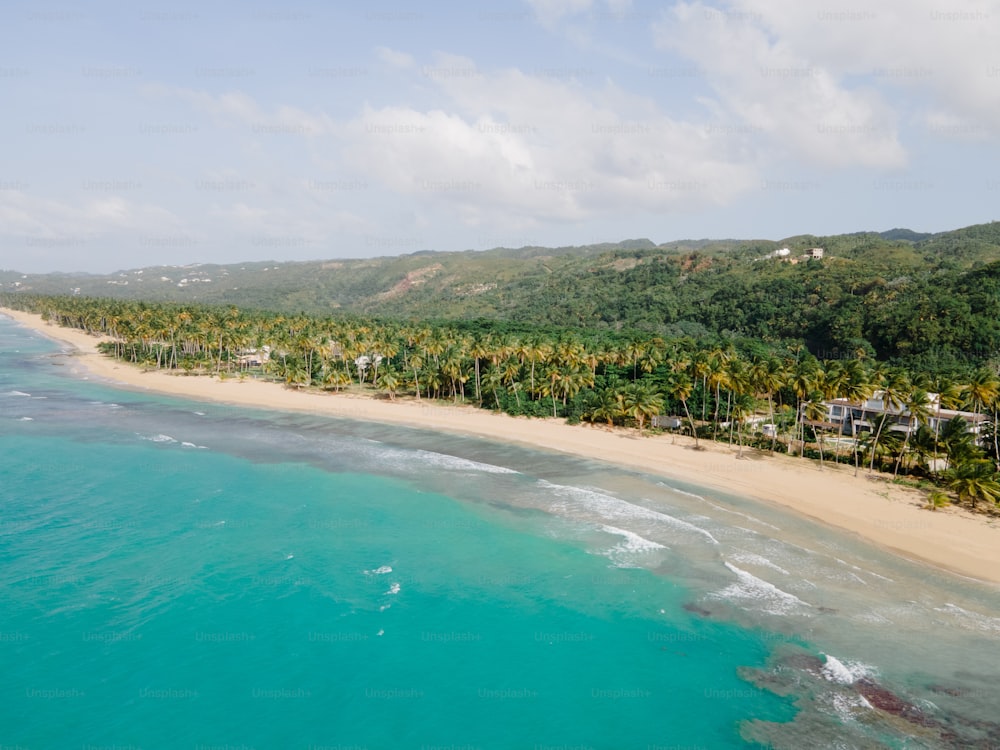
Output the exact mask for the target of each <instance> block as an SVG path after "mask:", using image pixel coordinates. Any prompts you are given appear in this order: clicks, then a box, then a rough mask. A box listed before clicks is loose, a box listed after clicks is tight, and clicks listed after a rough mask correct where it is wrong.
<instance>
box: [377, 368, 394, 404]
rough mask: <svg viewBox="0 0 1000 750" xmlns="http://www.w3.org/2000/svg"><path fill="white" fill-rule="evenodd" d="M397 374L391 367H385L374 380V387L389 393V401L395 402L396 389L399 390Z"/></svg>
mask: <svg viewBox="0 0 1000 750" xmlns="http://www.w3.org/2000/svg"><path fill="white" fill-rule="evenodd" d="M399 383H400V379H399V374H398V373H397V372H396V371H395V370H394V369H393V368H392V366H391V365H386V366H385V367H384V368H383V369H382V372H381V373H379V375H378V377H377V378H375V387H377V388H382V389H384V390H386V391H388V393H389V400H390V401H395V400H396V389H398V388H399Z"/></svg>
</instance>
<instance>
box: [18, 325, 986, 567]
mask: <svg viewBox="0 0 1000 750" xmlns="http://www.w3.org/2000/svg"><path fill="white" fill-rule="evenodd" d="M0 314H3V315H6V316H8V317H10V318H13V319H14V320H16V321H18V322H19V323H21V324H22V325H25V326H27V327H29V328H31V329H33V330H35V331H37V332H39V333H41V334H43V335H45V336H47V337H49V338H51V339H53V340H56V341H58V342H61V343H63V344H65V345H67V346H68V347H69V348H70V350H71V351H73V353H74V361H75V362H77V363H79V366H80V369H81V371H83V370H85V371H86V372H87V373H89V374H90V375H91V376H93V377H97V378H100V379H103V380H106V381H108V382H109V383H111V384H115V385H118V386H122V387H125V388H129V389H136V390H143V391H152V392H156V393H163V394H170V395H175V396H180V397H184V398H189V399H196V400H203V401H214V402H218V403H226V404H232V405H237V406H244V407H252V408H265V409H277V410H283V411H303V412H309V413H311V414H323V415H328V416H332V417H346V418H350V419H360V420H368V421H377V422H383V423H392V424H400V425H408V426H413V427H421V428H424V429H429V430H437V431H447V432H451V433H457V434H465V435H475V436H478V437H483V438H488V439H492V440H497V441H503V442H512V443H518V444H521V445H525V446H530V447H532V448H538V449H542V450H551V451H559V452H563V453H569V454H573V455H577V456H582V457H586V458H591V459H597V460H602V461H608V462H612V463H615V464H618V465H620V466H627V467H630V468H634V469H639V470H641V471H644V472H648V473H650V474H656V475H660V476H665V477H672V478H675V479H678V480H681V481H685V482H690V483H692V484H697V485H701V486H703V487H711V488H714V489H717V490H721V491H724V492H729V493H732V494H735V495H741V496H745V497H753V498H755V499H758V500H761V501H764V502H768V503H776V504H779V505H781V506H784V507H786V508H790V509H792V510H795V511H797V512H799V513H801V514H804V515H806V516H809V517H811V518H813V519H815V520H818V521H821V522H823V523H825V524H829V525H831V526H835V527H837V528H840V529H843V530H847V531H850V532H853V533H855V534H858V535H860V536H861V537H863V538H865V539H867V540H870V541H872V542H875V543H877V544H879V545H881V546H883V547H885V548H888V549H890V550H893V551H894V552H896V553H898V554H900V555H903V556H905V557H907V558H910V559H914V560H920V561H923V562H926V563H929V564H931V565H934V566H936V567H939V568H944V569H947V570H950V571H952V572H955V573H958V574H960V575H964V576H968V577H971V578H976V579H979V580H981V581H987V582H991V583H995V584H1000V523H997V522H996V521H994V520H992V519H988V518H985V517H978V516H972V515H971V514H969V513H967V512H965V511H963V510H959V509H954V508H949V509H944V510H939V511H936V512H931V511H928V510H924V509H922V507H921V506H922V501H923V496H922V495H921V493H919V492H917V491H914V490H908V489H906V488H902V487H897V486H895V485H891V484H889V483H887V482H885V481H884V480H882V479H872V478H869V477H867V476H866V473H865V472H864V471H862V473H861V475H860V476H858V477H855V476H853V473H854V470H853V468H849V467H843V466H833V465H829V464H827V465H826V466H824V468H822V469H820V467H819V464H818V462H815V461H810V460H804V459H801V458H793V457H789V456H784V455H776V456H769V455H761V454H759V453H758V452H755V451H751V450H747V451H745V452H744V456H745V457H744V458H743V459H739V458H737V451H736V448H735V447H733V448H730V447H729V446H728V445H724V444H713V443H711V442H706V441H702V443H701V445H702V446H703V447H704V448H705V450H699V451H696V450H693V449H692V447H693V444H694V443H693V441H692V440H691V439H690V438H685V437H680V436H678V437H676V439H675V438H673V437H671V436H668V435H644V436H639V434H638V433H637V432H636V431H635V430H626V429H616V430H614V431H608V430H606V429H605V428H603V427H595V426H590V425H576V426H573V425H567V424H566V423H565V422H563V421H562V420H555V419H529V418H525V417H510V416H507V415H504V414H494V413H491V412H488V411H485V410H483V409H477V408H474V407H470V406H442V405H440V404H438V403H433V404H431V403H428V402H427V401H426V400H425V401H417V400H413V399H397V400H396V401H388V400H382V399H374V398H370V397H368V396H359V395H349V394H343V393H341V394H334V393H314V392H299V391H294V390H291V389H287V388H284V387H282V386H281V385H279V384H276V383H268V382H263V381H257V380H253V379H245V380H240V379H238V378H229V379H226V380H220V379H219V378H216V377H208V376H185V375H178V374H173V373H168V372H157V371H147V372H144V371H141V370H139V369H137V368H135V367H132V366H130V365H128V364H125V363H119V362H115V361H114V360H112V359H109V358H107V357H104V356H103V355H101V354H99V353H98V352H97V351H96V344H97V343H98V341H99V340H98V339H97V338H95V337H93V336H89V335H87V334H86V333H84V332H82V331H76V330H72V329H67V328H60V327H58V326H55V325H51V324H48V323H46V322H44V321H43V320H42V319H41V317H40V316H38V315H31V314H27V313H22V312H19V311H16V310H8V309H0ZM83 374H84V373H83V372H81V375H83Z"/></svg>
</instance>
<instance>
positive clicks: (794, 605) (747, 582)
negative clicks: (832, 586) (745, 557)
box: [708, 561, 812, 615]
mask: <svg viewBox="0 0 1000 750" xmlns="http://www.w3.org/2000/svg"><path fill="white" fill-rule="evenodd" d="M724 565H725V566H726V567H727V568H729V570H730V571H731V572H733V573H735V574H736V577H737V579H738V580H737V581H736V582H734V583H731V584H730V585H728V586H726V588H724V589H722V590H721V591H717V592H715V593H712V594H709V595H708V596H709V597H710V598H713V599H724V600H726V601H729V602H733V603H734V604H739V605H741V606H747V605H750V606H753V607H754V608H761V609H763V611H764V612H766V613H768V614H773V615H789V614H796V613H798V614H801V610H802V609H803V608H807V607H809V608H811V607H812V605H811V604H809V603H808V602H804V601H802V600H801V599H799V598H798V597H797V596H795V595H794V594H789V593H788V592H787V591H782V590H781V589H779V588H778V587H777V586H775V585H774V584H773V583H768V582H767V581H765V580H763V579H762V578H758V577H757V576H755V575H753V574H751V573H748V572H747V571H745V570H743V569H741V568H737V567H736V566H735V565H733V564H732V563H730V562H728V561H727V562H725V563H724Z"/></svg>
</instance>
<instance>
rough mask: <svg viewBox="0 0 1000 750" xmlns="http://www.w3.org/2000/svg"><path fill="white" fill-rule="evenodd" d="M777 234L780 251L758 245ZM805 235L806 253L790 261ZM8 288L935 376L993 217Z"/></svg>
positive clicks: (989, 271)
mask: <svg viewBox="0 0 1000 750" xmlns="http://www.w3.org/2000/svg"><path fill="white" fill-rule="evenodd" d="M783 247H787V248H788V249H789V251H790V253H789V256H788V258H786V259H779V258H776V257H773V256H772V255H771V254H772V253H774V251H776V250H778V249H779V248H783ZM813 247H821V248H823V249H824V251H825V254H824V257H823V258H822V259H820V260H808V261H806V260H803V259H801V258H800V256H801V254H802V253H804V252H805V251H806V250H808V249H809V248H813ZM0 285H2V286H0V288H2V289H4V290H5V291H8V292H14V293H17V294H69V293H74V294H79V295H82V296H100V297H112V298H118V299H144V300H148V301H169V302H178V303H183V304H191V303H198V304H220V305H238V306H240V307H241V308H248V307H250V306H253V307H257V308H260V309H270V310H274V311H277V312H279V313H282V314H285V315H291V314H303V315H312V316H327V315H331V314H336V313H349V314H358V315H366V316H371V317H374V318H377V319H381V320H397V321H417V320H420V321H442V322H444V321H447V322H449V323H452V324H459V323H463V324H464V325H465V326H467V327H471V328H476V327H480V328H482V327H489V326H496V325H501V327H502V326H504V325H506V326H508V327H509V329H511V330H514V329H517V328H518V327H528V328H530V327H535V328H539V329H573V330H576V331H579V332H580V333H581V335H590V333H591V332H602V331H606V332H615V331H617V332H627V331H638V332H643V333H644V334H647V335H655V336H659V337H662V338H664V339H673V338H677V337H690V338H693V339H695V340H697V341H699V342H702V343H704V344H705V345H718V344H719V343H720V342H722V341H725V340H733V339H755V340H759V341H761V342H764V343H765V344H767V345H774V346H779V347H786V348H787V347H792V348H794V347H795V346H797V345H801V346H804V347H805V348H806V349H807V350H808V351H810V352H812V353H813V354H814V355H816V356H817V357H818V358H820V359H838V358H855V357H862V358H868V359H878V360H882V361H886V362H890V363H892V364H896V365H900V366H903V367H906V368H908V369H910V370H913V371H926V372H930V373H933V374H937V375H951V376H954V377H967V376H969V375H970V374H971V373H973V372H974V371H975V370H976V369H978V368H980V367H984V366H987V367H994V368H995V366H996V364H997V352H998V351H1000V316H998V315H997V311H998V310H1000V222H992V223H989V224H982V225H976V226H971V227H967V228H964V229H959V230H955V231H950V232H942V233H938V234H919V233H916V232H911V231H910V230H906V229H893V230H890V231H887V232H883V233H881V234H879V233H874V232H862V233H856V234H847V235H837V236H830V237H817V236H812V235H802V236H797V237H790V238H786V239H783V240H780V241H771V240H756V241H745V240H722V241H708V240H697V241H682V242H674V243H669V244H664V245H656V244H654V243H652V242H650V241H649V240H631V241H627V242H622V243H617V244H604V245H592V246H586V247H571V248H539V247H524V248H520V249H504V248H498V249H495V250H489V251H482V252H473V251H467V252H459V253H438V252H419V253H413V254H410V255H404V256H398V257H392V258H375V259H366V260H343V261H324V262H320V261H314V262H298V263H289V262H282V263H276V262H264V263H241V264H233V265H227V266H219V265H199V266H188V267H156V268H146V269H137V270H134V271H122V272H120V273H116V274H113V275H111V276H90V275H83V274H48V275H27V274H18V273H15V272H0Z"/></svg>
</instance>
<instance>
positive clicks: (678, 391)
mask: <svg viewBox="0 0 1000 750" xmlns="http://www.w3.org/2000/svg"><path fill="white" fill-rule="evenodd" d="M693 390H694V384H693V383H692V382H691V378H690V377H689V376H688V375H687V373H684V372H677V373H674V375H673V377H672V378H671V383H670V396H671V397H672V398H675V399H677V400H678V401H680V402H681V404H683V406H684V413H685V414H687V418H688V422H689V423H690V425H691V435H692V436H694V447H695V448H697V447H698V430H697V429H696V428H695V426H694V420H693V419H692V418H691V411H690V409H688V403H687V402H688V399H689V398H691V392H692V391H693Z"/></svg>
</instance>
